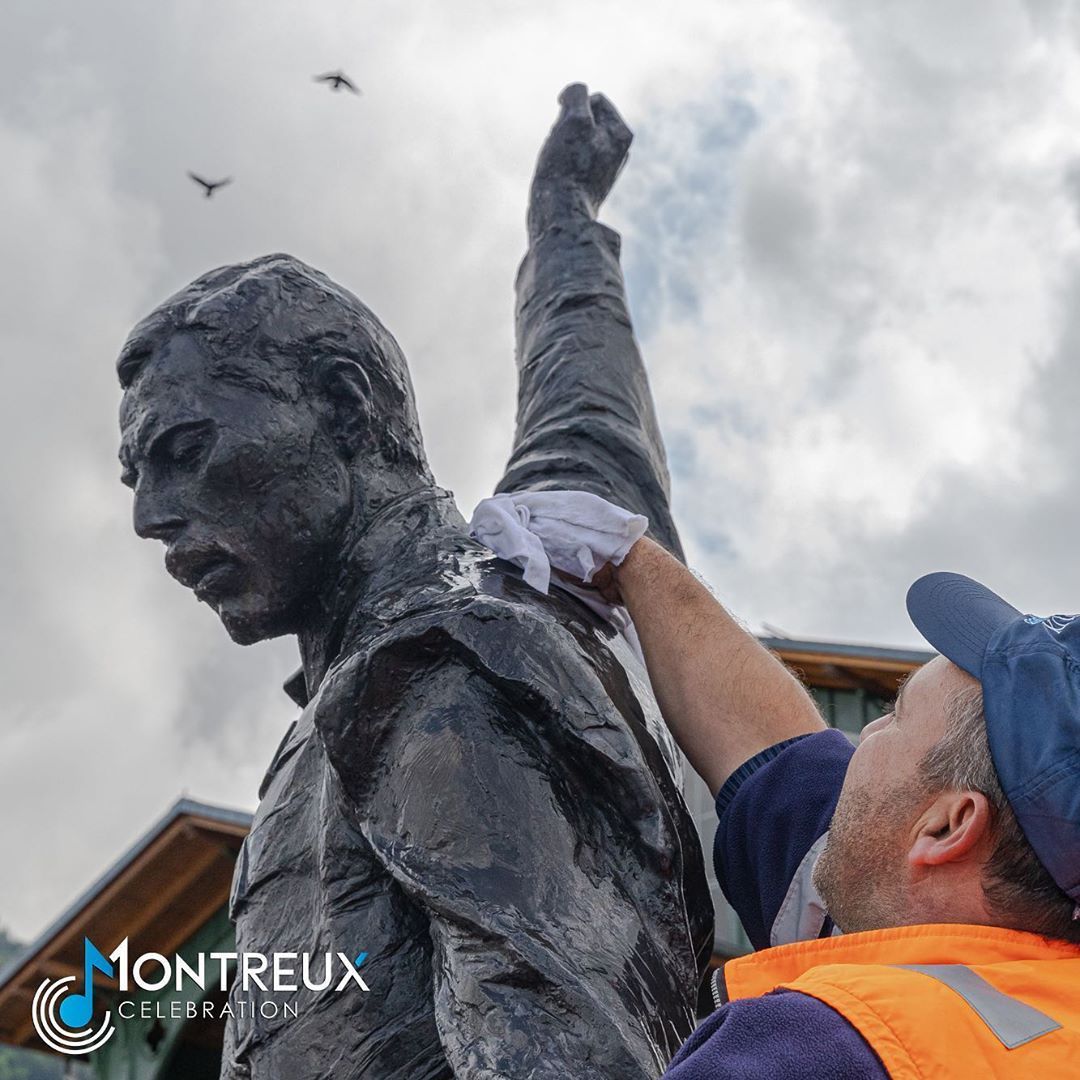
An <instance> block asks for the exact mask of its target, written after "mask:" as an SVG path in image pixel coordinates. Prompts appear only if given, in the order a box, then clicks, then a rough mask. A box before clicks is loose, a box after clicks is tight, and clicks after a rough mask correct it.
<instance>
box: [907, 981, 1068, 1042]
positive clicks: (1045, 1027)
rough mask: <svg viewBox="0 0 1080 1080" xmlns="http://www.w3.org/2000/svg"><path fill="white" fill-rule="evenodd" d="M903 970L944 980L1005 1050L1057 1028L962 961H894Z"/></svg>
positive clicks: (1048, 1019) (1056, 1025) (1058, 1025)
mask: <svg viewBox="0 0 1080 1080" xmlns="http://www.w3.org/2000/svg"><path fill="white" fill-rule="evenodd" d="M893 966H894V967H898V968H903V969H904V970H905V971H917V972H919V974H921V975H928V976H929V977H930V978H931V979H937V981H938V982H940V983H944V985H945V986H947V987H948V988H949V989H950V990H954V991H955V992H956V993H957V994H959V995H960V996H961V997H962V998H963V999H964V1000H965V1001H966V1002H967V1003H968V1004H969V1005H970V1006H971V1007H972V1008H973V1009H974V1010H975V1012H976V1013H978V1014H979V1019H980V1020H982V1022H983V1023H984V1024H985V1025H986V1026H987V1027H988V1028H989V1029H990V1030H991V1031H992V1032H993V1033H994V1035H995V1036H997V1039H998V1041H999V1042H1000V1043H1001V1044H1002V1045H1003V1046H1004V1047H1006V1048H1007V1049H1009V1050H1015V1049H1016V1047H1018V1046H1023V1045H1024V1044H1025V1043H1029V1042H1031V1040H1032V1039H1037V1038H1038V1037H1039V1036H1040V1035H1048V1034H1049V1033H1050V1032H1051V1031H1057V1029H1058V1028H1060V1027H1061V1025H1060V1024H1059V1023H1058V1022H1057V1021H1056V1020H1053V1019H1051V1018H1050V1017H1049V1016H1047V1015H1046V1013H1042V1012H1039V1010H1038V1009H1034V1008H1032V1007H1031V1006H1030V1005H1026V1004H1025V1003H1024V1002H1022V1001H1020V1000H1018V999H1017V998H1014V997H1010V996H1009V995H1008V994H1003V993H1002V992H1001V991H1000V990H998V989H996V988H994V987H993V986H991V985H990V984H989V983H988V982H987V981H986V980H985V979H984V978H983V977H982V976H981V975H978V974H976V973H975V972H974V971H972V970H971V968H969V967H967V966H966V965H964V964H894V965H893Z"/></svg>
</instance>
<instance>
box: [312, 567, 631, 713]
mask: <svg viewBox="0 0 1080 1080" xmlns="http://www.w3.org/2000/svg"><path fill="white" fill-rule="evenodd" d="M377 614H378V617H377V618H376V619H373V620H371V621H370V622H369V623H367V624H366V625H365V626H364V627H363V628H362V630H361V632H359V633H358V634H356V635H354V636H353V637H352V638H351V640H350V643H349V646H348V648H347V649H346V651H345V654H344V655H343V656H342V658H341V659H339V660H338V662H337V663H336V664H335V665H334V666H333V667H332V668H331V670H330V671H329V672H328V673H327V676H326V678H325V679H324V680H323V685H322V686H321V687H320V690H319V695H318V697H319V711H320V712H323V713H325V712H326V711H327V710H333V711H336V710H338V709H342V708H344V709H346V710H348V711H349V712H354V711H355V710H356V709H357V708H358V707H360V708H368V709H374V710H383V709H387V708H392V707H393V705H394V703H395V701H396V700H398V699H400V698H402V697H403V696H404V695H405V694H406V693H413V692H414V691H415V690H416V687H417V686H418V684H420V683H422V682H424V681H425V680H426V679H434V678H436V677H437V675H438V673H439V672H442V671H445V669H446V668H447V667H453V668H459V669H460V668H465V669H468V670H469V671H471V672H473V673H477V674H480V675H483V676H485V677H487V678H489V679H491V680H493V681H495V682H496V683H497V684H498V685H499V686H500V687H507V686H509V685H510V684H511V683H514V682H517V681H518V680H521V679H527V680H530V681H532V682H534V683H535V682H536V680H537V679H538V677H539V676H540V674H541V673H544V679H543V681H544V683H545V685H548V686H550V687H551V688H552V696H553V699H555V700H558V699H559V698H560V697H561V694H560V692H559V691H558V689H557V687H558V686H559V685H560V684H561V683H562V682H563V681H564V680H565V678H566V676H567V675H568V674H575V673H576V674H577V679H576V680H575V681H576V682H578V683H579V684H581V683H584V682H588V681H590V680H593V679H595V678H596V675H597V674H598V668H607V667H609V666H610V665H611V664H612V663H614V662H615V661H614V660H613V659H612V657H611V656H610V655H609V654H608V649H607V648H606V647H605V646H606V645H608V644H610V643H612V642H614V639H615V637H616V634H615V631H614V630H613V629H612V628H611V627H610V626H608V624H607V623H605V622H603V620H601V619H599V618H597V617H596V616H595V615H594V614H593V613H592V612H591V611H589V609H588V608H586V607H585V606H584V605H583V604H581V603H579V602H578V601H576V600H575V599H574V598H573V597H571V596H569V595H566V594H563V593H560V592H559V591H558V590H553V591H552V594H551V595H548V596H545V595H543V594H541V593H539V592H537V591H536V590H535V589H533V588H532V587H531V586H530V585H527V584H526V583H525V581H524V580H523V579H522V576H521V572H520V570H518V569H517V567H515V566H513V565H512V564H511V563H508V562H505V561H504V560H502V559H499V558H496V557H495V556H494V555H492V554H490V553H489V552H486V551H482V550H476V551H474V550H472V549H468V550H466V552H465V553H464V554H462V553H460V552H458V553H456V557H455V558H454V559H453V560H447V562H446V564H445V565H444V566H442V567H441V568H440V571H439V573H438V574H437V575H433V576H432V577H430V578H429V579H428V580H427V581H426V582H425V583H424V584H423V586H422V587H419V588H416V589H413V590H411V591H410V592H409V593H408V594H404V595H400V596H396V597H394V598H392V599H388V600H387V603H386V605H385V606H384V607H383V608H382V609H381V610H380V611H379V612H378V613H377ZM598 689H599V688H598Z"/></svg>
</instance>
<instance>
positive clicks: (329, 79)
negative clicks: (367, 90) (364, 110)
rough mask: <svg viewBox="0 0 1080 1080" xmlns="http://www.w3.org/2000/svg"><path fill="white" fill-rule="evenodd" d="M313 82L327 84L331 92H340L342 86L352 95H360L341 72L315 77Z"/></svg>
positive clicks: (330, 72)
mask: <svg viewBox="0 0 1080 1080" xmlns="http://www.w3.org/2000/svg"><path fill="white" fill-rule="evenodd" d="M315 81H316V82H324V83H329V84H330V89H331V90H340V89H341V88H342V87H343V86H344V87H345V89H346V90H351V91H352V92H353V93H354V94H359V93H360V91H359V90H357V88H356V87H355V85H353V83H352V82H351V80H350V79H349V78H348V76H347V75H346V74H345V72H343V71H328V72H327V73H326V74H325V75H316V76H315Z"/></svg>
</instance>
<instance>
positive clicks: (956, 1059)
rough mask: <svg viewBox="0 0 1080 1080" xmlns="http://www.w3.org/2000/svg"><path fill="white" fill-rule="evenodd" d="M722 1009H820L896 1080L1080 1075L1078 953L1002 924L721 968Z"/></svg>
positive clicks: (800, 945)
mask: <svg viewBox="0 0 1080 1080" xmlns="http://www.w3.org/2000/svg"><path fill="white" fill-rule="evenodd" d="M718 975H720V978H721V980H722V985H723V986H724V988H725V989H726V994H725V995H724V996H726V998H727V1000H729V1001H735V1000H737V999H739V998H748V997H758V996H760V995H761V994H766V993H768V992H769V991H770V990H774V989H776V988H778V987H782V988H784V989H786V990H798V991H799V992H800V993H803V994H809V995H810V997H814V998H817V999H818V1000H819V1001H823V1002H825V1004H826V1005H829V1006H831V1007H832V1008H833V1009H835V1010H836V1011H837V1012H838V1013H840V1014H841V1016H843V1017H844V1018H845V1019H846V1020H847V1021H848V1022H849V1023H850V1024H851V1025H852V1026H853V1027H855V1028H856V1029H857V1030H858V1032H859V1033H860V1034H861V1035H862V1037H863V1038H864V1039H865V1040H866V1041H867V1042H868V1043H869V1044H870V1046H871V1047H873V1049H874V1051H875V1053H876V1054H877V1055H878V1057H879V1058H880V1059H881V1061H882V1063H883V1064H884V1066H885V1069H886V1070H887V1071H888V1073H889V1075H890V1076H891V1077H892V1078H893V1080H931V1078H933V1080H937V1078H938V1077H942V1078H944V1077H949V1078H955V1077H979V1078H980V1080H981V1078H982V1077H1001V1078H1003V1080H1004V1078H1010V1080H1011V1078H1014V1077H1015V1078H1017V1080H1044V1078H1049V1077H1080V947H1077V946H1073V945H1068V944H1066V943H1064V942H1060V941H1051V940H1049V939H1047V938H1044V937H1040V936H1039V935H1037V934H1027V933H1022V932H1020V931H1017V930H1005V929H1002V928H1001V927H997V926H969V925H966V924H941V925H927V926H901V927H895V928H891V929H888V930H869V931H866V932H864V933H860V934H847V935H843V936H840V937H832V938H823V939H821V940H815V941H796V942H794V943H793V944H790V945H780V946H777V947H776V948H773V949H763V950H762V951H761V952H757V953H751V954H749V955H748V956H740V957H738V958H736V959H734V960H730V961H728V963H727V964H726V965H725V966H724V968H723V970H722V973H718Z"/></svg>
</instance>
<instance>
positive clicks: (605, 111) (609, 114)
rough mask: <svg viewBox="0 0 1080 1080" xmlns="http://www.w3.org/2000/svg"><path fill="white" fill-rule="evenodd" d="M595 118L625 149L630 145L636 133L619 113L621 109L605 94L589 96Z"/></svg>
mask: <svg viewBox="0 0 1080 1080" xmlns="http://www.w3.org/2000/svg"><path fill="white" fill-rule="evenodd" d="M589 105H590V106H591V107H592V114H593V118H594V119H595V120H596V123H597V124H598V125H599V126H600V127H603V128H606V129H607V131H608V133H609V134H610V135H611V137H612V138H613V139H614V140H615V142H616V143H617V144H619V145H620V146H622V147H623V148H624V149H625V148H628V147H629V146H630V143H631V142H632V141H633V138H634V133H633V132H632V131H631V130H630V129H629V128H628V127H627V126H626V121H625V120H623V118H622V117H621V116H620V115H619V110H618V109H616V108H615V106H614V105H612V104H611V102H610V101H608V99H607V98H606V97H604V95H603V94H593V95H592V97H590V98H589Z"/></svg>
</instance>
